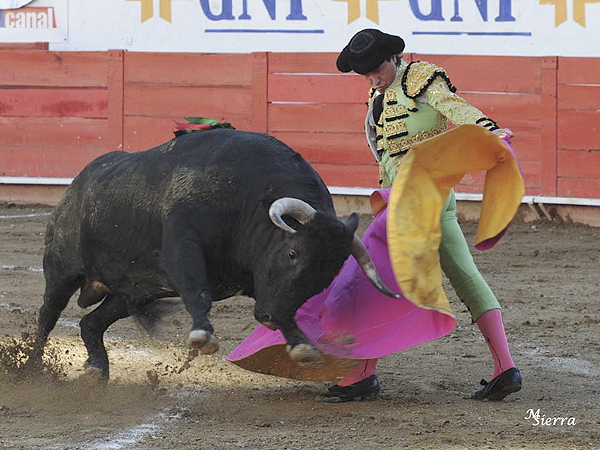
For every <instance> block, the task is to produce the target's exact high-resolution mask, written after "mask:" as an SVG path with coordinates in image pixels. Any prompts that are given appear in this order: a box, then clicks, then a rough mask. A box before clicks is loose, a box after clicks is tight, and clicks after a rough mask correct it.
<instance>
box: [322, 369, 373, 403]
mask: <svg viewBox="0 0 600 450" xmlns="http://www.w3.org/2000/svg"><path fill="white" fill-rule="evenodd" d="M380 391H381V385H380V384H379V380H378V379H377V376H375V375H371V376H370V377H368V378H365V379H364V380H361V381H359V382H357V383H354V384H351V385H349V386H338V385H337V384H334V385H333V386H331V387H330V388H329V389H327V392H325V393H324V394H323V395H321V396H320V397H319V399H320V400H322V401H324V402H332V403H335V402H349V401H351V400H363V399H365V398H369V397H377V395H379V392H380Z"/></svg>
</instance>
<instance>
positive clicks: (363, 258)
mask: <svg viewBox="0 0 600 450" xmlns="http://www.w3.org/2000/svg"><path fill="white" fill-rule="evenodd" d="M352 256H354V259H356V262H357V263H358V265H359V266H360V268H361V269H362V270H363V272H364V273H365V275H366V276H367V278H368V279H369V281H370V282H371V283H373V286H375V287H376V288H377V289H378V290H379V291H381V292H383V293H384V294H385V295H389V296H390V297H394V298H403V297H402V296H401V295H400V294H396V293H395V292H394V291H392V290H391V289H390V288H388V287H387V286H386V285H385V284H384V283H383V280H382V279H381V277H380V276H379V274H378V273H377V270H376V269H375V264H373V260H371V256H370V255H369V252H368V251H367V248H366V247H365V244H363V243H362V241H361V240H360V239H359V237H358V236H357V235H356V234H355V235H354V240H353V241H352Z"/></svg>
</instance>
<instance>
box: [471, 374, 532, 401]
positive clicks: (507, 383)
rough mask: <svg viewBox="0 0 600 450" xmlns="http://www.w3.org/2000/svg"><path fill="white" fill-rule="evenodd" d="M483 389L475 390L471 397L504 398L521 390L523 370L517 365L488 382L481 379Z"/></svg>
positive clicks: (481, 398)
mask: <svg viewBox="0 0 600 450" xmlns="http://www.w3.org/2000/svg"><path fill="white" fill-rule="evenodd" d="M481 385H482V386H483V389H480V390H478V391H475V392H474V393H473V395H472V396H471V398H473V399H475V400H502V399H503V398H504V397H506V396H507V395H508V394H512V393H513V392H517V391H520V390H521V372H519V369H517V368H516V367H513V368H512V369H508V370H506V371H504V372H502V373H501V374H500V375H498V376H497V377H496V378H494V379H493V380H492V381H490V382H487V381H485V380H481Z"/></svg>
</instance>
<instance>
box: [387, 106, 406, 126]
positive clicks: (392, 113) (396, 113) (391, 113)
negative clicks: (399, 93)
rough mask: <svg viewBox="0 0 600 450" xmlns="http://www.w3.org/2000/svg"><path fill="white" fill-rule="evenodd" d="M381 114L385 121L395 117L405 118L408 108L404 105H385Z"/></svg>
mask: <svg viewBox="0 0 600 450" xmlns="http://www.w3.org/2000/svg"><path fill="white" fill-rule="evenodd" d="M383 116H384V117H385V121H386V122H391V121H392V120H396V119H406V118H407V117H408V110H407V109H406V106H404V105H393V106H386V107H385V109H384V110H383Z"/></svg>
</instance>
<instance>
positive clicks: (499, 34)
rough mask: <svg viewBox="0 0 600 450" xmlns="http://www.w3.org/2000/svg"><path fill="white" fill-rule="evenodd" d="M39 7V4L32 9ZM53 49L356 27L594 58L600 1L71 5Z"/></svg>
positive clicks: (433, 48)
mask: <svg viewBox="0 0 600 450" xmlns="http://www.w3.org/2000/svg"><path fill="white" fill-rule="evenodd" d="M37 3H39V2H35V4H37ZM69 8H70V9H69V15H70V22H69V23H70V32H69V40H68V42H65V43H62V44H57V45H54V46H53V47H52V48H53V49H55V50H107V49H127V50H133V51H159V52H215V53H236V52H241V53H247V52H257V51H271V52H337V51H340V50H341V48H342V47H343V46H344V45H345V44H346V43H347V42H348V40H349V39H350V37H352V35H353V34H354V33H355V32H356V31H358V30H360V29H362V28H379V29H381V30H383V31H386V32H389V33H393V34H398V35H400V36H402V37H403V38H404V39H405V41H406V43H407V47H406V51H407V52H416V53H437V54H472V55H518V56H592V57H593V56H596V57H597V56H600V0H103V1H101V2H100V1H97V0H70V5H69Z"/></svg>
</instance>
